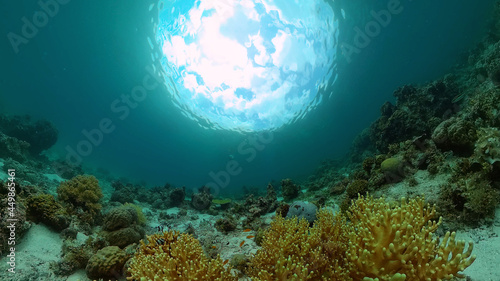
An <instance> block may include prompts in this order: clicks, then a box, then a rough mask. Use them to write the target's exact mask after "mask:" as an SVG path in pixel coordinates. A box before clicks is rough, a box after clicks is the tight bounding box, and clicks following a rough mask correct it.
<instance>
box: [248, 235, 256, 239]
mask: <svg viewBox="0 0 500 281" xmlns="http://www.w3.org/2000/svg"><path fill="white" fill-rule="evenodd" d="M254 237H255V236H253V235H248V236H247V238H248V239H252V238H254Z"/></svg>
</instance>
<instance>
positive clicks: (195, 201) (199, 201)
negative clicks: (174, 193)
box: [191, 187, 213, 211]
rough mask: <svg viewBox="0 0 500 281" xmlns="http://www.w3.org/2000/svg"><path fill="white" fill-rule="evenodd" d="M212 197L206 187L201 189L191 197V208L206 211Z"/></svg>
mask: <svg viewBox="0 0 500 281" xmlns="http://www.w3.org/2000/svg"><path fill="white" fill-rule="evenodd" d="M212 199H213V196H212V194H210V189H209V188H208V187H202V188H200V189H199V190H198V193H193V195H192V196H191V206H192V207H193V208H195V209H196V210H200V211H201V210H206V209H208V208H209V207H210V205H211V204H212Z"/></svg>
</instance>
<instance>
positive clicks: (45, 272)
mask: <svg viewBox="0 0 500 281" xmlns="http://www.w3.org/2000/svg"><path fill="white" fill-rule="evenodd" d="M61 246H62V240H61V238H60V237H59V234H57V233H55V232H53V231H51V230H50V229H49V228H47V227H46V226H44V225H42V224H38V225H37V224H33V225H32V226H31V228H30V229H29V230H28V233H26V235H25V236H24V237H23V238H22V239H21V241H18V245H16V252H15V253H16V269H15V274H12V273H9V272H7V269H8V268H9V265H8V264H7V262H6V261H7V260H6V257H5V256H4V257H1V260H0V280H12V281H18V280H19V281H25V280H66V278H60V277H57V276H54V274H53V273H52V272H51V270H49V265H50V262H52V261H58V260H59V258H60V256H61Z"/></svg>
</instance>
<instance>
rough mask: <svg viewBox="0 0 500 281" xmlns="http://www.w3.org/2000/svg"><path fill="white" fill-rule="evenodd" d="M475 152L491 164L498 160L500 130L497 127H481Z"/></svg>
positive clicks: (499, 158)
mask: <svg viewBox="0 0 500 281" xmlns="http://www.w3.org/2000/svg"><path fill="white" fill-rule="evenodd" d="M475 153H476V154H477V155H478V156H479V157H481V158H482V159H483V160H484V161H486V162H488V163H489V164H491V165H493V164H494V163H495V162H500V130H499V129H498V128H481V129H480V130H479V139H478V140H477V143H476V150H475Z"/></svg>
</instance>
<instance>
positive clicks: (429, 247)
mask: <svg viewBox="0 0 500 281" xmlns="http://www.w3.org/2000/svg"><path fill="white" fill-rule="evenodd" d="M435 213H436V211H435V208H431V207H430V206H426V205H425V203H424V200H423V199H421V198H417V199H412V200H409V201H408V202H407V201H406V200H405V199H402V200H401V205H396V206H391V204H389V203H386V202H385V200H384V199H383V198H380V199H373V198H363V197H360V198H358V200H357V201H356V202H355V204H354V205H353V206H351V208H350V213H349V219H350V220H351V225H350V227H349V230H348V232H349V234H348V236H349V250H348V252H347V260H348V262H349V264H350V265H351V269H350V270H349V271H350V276H351V277H352V278H354V279H355V280H361V279H362V278H364V277H369V278H379V279H380V280H391V278H392V277H393V275H395V274H401V275H404V276H406V279H403V280H406V281H417V280H418V281H419V280H429V281H430V280H446V279H450V278H452V277H453V276H456V277H462V275H461V274H459V273H458V272H459V271H463V270H464V269H465V268H467V267H468V266H469V265H471V264H472V263H473V262H474V259H475V257H474V256H471V253H472V243H469V247H468V249H467V251H465V252H464V249H465V242H463V241H456V240H455V233H451V234H450V233H449V232H448V233H446V235H445V237H444V238H443V239H442V241H441V242H440V243H439V242H438V239H437V238H434V237H433V232H434V231H436V229H437V228H438V226H439V224H440V223H441V219H440V220H439V222H435V221H431V218H433V217H434V216H435Z"/></svg>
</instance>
